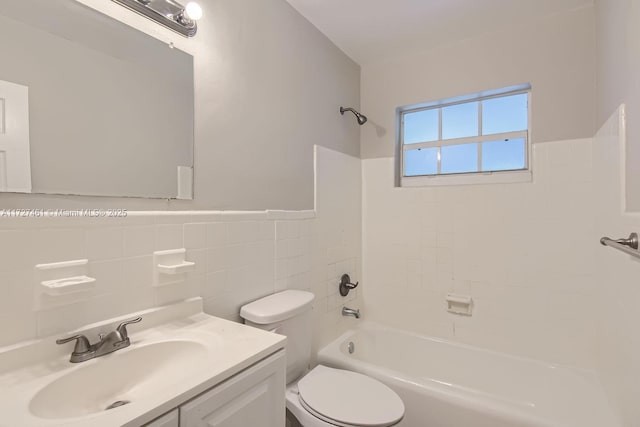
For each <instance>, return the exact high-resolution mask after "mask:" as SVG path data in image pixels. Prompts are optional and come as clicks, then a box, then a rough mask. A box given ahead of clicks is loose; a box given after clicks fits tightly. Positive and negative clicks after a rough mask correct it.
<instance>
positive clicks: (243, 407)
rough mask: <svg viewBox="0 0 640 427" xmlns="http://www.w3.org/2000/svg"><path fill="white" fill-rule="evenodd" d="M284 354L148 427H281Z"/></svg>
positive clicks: (257, 364)
mask: <svg viewBox="0 0 640 427" xmlns="http://www.w3.org/2000/svg"><path fill="white" fill-rule="evenodd" d="M285 369H286V361H285V354H284V351H280V352H278V353H276V354H274V355H272V356H269V357H268V358H266V359H264V360H262V361H261V362H258V363H256V364H255V365H253V366H251V367H249V368H247V369H245V370H244V371H242V372H240V373H238V374H236V375H235V376H233V377H231V378H229V379H227V380H226V381H223V382H222V383H220V384H219V385H217V386H215V387H214V388H212V389H211V390H209V391H206V392H204V393H202V394H201V395H199V396H197V397H195V398H193V399H192V400H190V401H188V402H186V403H185V404H183V405H181V406H180V407H179V408H178V409H176V410H175V411H173V412H170V413H168V414H165V415H164V416H162V417H160V418H158V419H156V420H155V421H153V422H151V423H150V424H148V425H147V427H283V426H284V425H285V396H284V392H285V386H286V384H285V382H286V379H285Z"/></svg>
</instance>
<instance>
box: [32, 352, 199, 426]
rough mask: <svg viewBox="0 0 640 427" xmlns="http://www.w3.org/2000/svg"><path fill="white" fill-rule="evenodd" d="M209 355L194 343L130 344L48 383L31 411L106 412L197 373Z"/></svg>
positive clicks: (53, 415) (55, 414) (61, 414)
mask: <svg viewBox="0 0 640 427" xmlns="http://www.w3.org/2000/svg"><path fill="white" fill-rule="evenodd" d="M207 353H208V352H207V348H206V347H204V346H203V345H202V344H200V343H197V342H194V341H165V342H157V343H152V344H148V345H144V346H139V347H135V346H132V347H130V348H128V349H126V350H122V351H120V352H116V353H112V354H111V355H108V356H104V357H101V358H97V359H94V360H92V361H90V362H85V363H86V364H87V365H86V366H82V364H81V365H79V366H78V368H77V369H75V370H72V371H70V372H69V373H68V374H66V375H64V376H62V377H60V378H58V379H56V380H55V381H53V382H51V383H49V384H48V385H46V386H45V387H44V388H42V389H41V390H40V391H39V392H38V393H36V394H35V396H34V397H33V399H32V400H31V402H30V404H29V411H30V412H31V413H32V414H33V415H35V416H36V417H40V418H47V419H60V418H75V417H81V416H84V415H89V414H95V413H98V412H104V411H106V410H107V408H108V407H110V406H112V405H114V404H115V406H116V407H117V406H119V405H122V406H124V405H126V404H128V403H133V402H135V401H136V400H138V399H141V398H144V397H146V396H148V395H149V394H151V393H154V391H157V390H158V389H166V388H167V387H171V385H172V384H175V383H176V382H178V381H180V379H182V378H184V377H185V376H188V375H189V374H192V373H195V372H194V369H195V367H197V366H202V363H203V362H204V361H205V359H206V357H207ZM176 366H178V367H180V368H179V369H176ZM190 369H191V372H190ZM110 410H117V408H114V409H110Z"/></svg>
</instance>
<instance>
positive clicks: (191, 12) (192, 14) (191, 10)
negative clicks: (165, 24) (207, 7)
mask: <svg viewBox="0 0 640 427" xmlns="http://www.w3.org/2000/svg"><path fill="white" fill-rule="evenodd" d="M184 14H185V16H186V17H187V18H189V19H190V20H192V21H197V20H198V19H200V18H202V8H201V7H200V5H199V4H198V3H196V2H194V1H190V2H189V3H187V6H186V7H185V8H184Z"/></svg>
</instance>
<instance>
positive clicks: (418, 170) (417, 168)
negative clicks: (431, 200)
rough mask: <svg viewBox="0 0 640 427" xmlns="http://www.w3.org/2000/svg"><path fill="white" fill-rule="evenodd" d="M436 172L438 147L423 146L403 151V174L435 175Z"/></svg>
mask: <svg viewBox="0 0 640 427" xmlns="http://www.w3.org/2000/svg"><path fill="white" fill-rule="evenodd" d="M437 173H438V148H437V147H433V148H423V149H421V150H408V151H405V152H404V174H405V176H420V175H436V174H437Z"/></svg>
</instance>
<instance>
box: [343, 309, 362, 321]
mask: <svg viewBox="0 0 640 427" xmlns="http://www.w3.org/2000/svg"><path fill="white" fill-rule="evenodd" d="M342 315H343V316H353V317H355V318H356V319H359V318H360V309H358V310H354V309H353V308H349V307H342Z"/></svg>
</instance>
